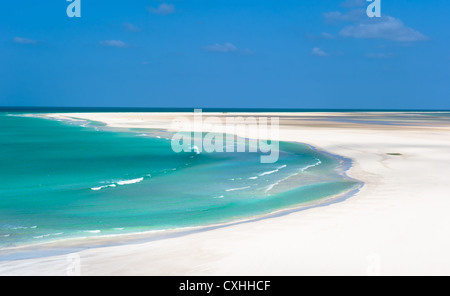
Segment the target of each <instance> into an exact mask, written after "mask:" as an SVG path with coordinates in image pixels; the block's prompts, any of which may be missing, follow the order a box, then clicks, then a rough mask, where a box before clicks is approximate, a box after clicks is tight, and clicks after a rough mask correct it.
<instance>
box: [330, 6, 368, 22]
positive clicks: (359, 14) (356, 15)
mask: <svg viewBox="0 0 450 296" xmlns="http://www.w3.org/2000/svg"><path fill="white" fill-rule="evenodd" d="M323 17H324V18H325V21H326V22H327V23H341V22H353V23H356V22H362V21H364V18H368V16H367V15H366V10H365V9H352V10H350V11H347V12H346V13H342V12H340V11H331V12H326V13H324V14H323Z"/></svg>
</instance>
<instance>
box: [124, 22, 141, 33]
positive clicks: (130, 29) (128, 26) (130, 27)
mask: <svg viewBox="0 0 450 296" xmlns="http://www.w3.org/2000/svg"><path fill="white" fill-rule="evenodd" d="M123 27H124V29H125V30H126V31H128V32H139V31H141V28H139V27H137V26H135V25H133V24H131V23H123Z"/></svg>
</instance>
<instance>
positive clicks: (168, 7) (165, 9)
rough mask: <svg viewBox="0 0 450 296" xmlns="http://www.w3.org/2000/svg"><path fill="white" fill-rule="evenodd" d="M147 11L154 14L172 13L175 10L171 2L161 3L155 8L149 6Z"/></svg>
mask: <svg viewBox="0 0 450 296" xmlns="http://www.w3.org/2000/svg"><path fill="white" fill-rule="evenodd" d="M148 11H150V12H151V13H154V14H162V15H166V14H172V13H174V12H175V6H174V5H172V4H167V3H161V4H160V5H159V6H158V7H157V8H154V7H149V8H148Z"/></svg>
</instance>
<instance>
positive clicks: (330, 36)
mask: <svg viewBox="0 0 450 296" xmlns="http://www.w3.org/2000/svg"><path fill="white" fill-rule="evenodd" d="M320 36H322V38H325V39H334V38H335V37H334V35H332V34H330V33H327V32H323V33H322V34H320Z"/></svg>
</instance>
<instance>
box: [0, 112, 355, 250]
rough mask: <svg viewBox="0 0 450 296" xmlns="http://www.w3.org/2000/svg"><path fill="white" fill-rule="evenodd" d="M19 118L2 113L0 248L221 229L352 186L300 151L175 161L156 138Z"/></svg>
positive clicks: (155, 133)
mask: <svg viewBox="0 0 450 296" xmlns="http://www.w3.org/2000/svg"><path fill="white" fill-rule="evenodd" d="M13 111H14V110H13ZM15 111H18V110H15ZM20 111H21V112H11V111H9V112H5V111H4V112H0V163H1V166H0V180H1V181H0V248H5V247H13V246H20V245H25V244H26V245H28V244H35V243H42V242H49V241H56V240H64V239H67V238H78V237H90V236H102V235H120V234H126V233H134V232H142V231H152V230H164V229H177V228H183V227H190V226H203V225H212V224H218V223H225V222H230V221H235V220H240V219H246V218H250V217H253V216H258V215H263V214H268V213H271V212H274V211H277V210H281V209H286V208H290V207H296V206H301V205H302V204H305V203H307V202H313V201H320V200H324V199H325V198H328V197H330V196H333V195H336V194H340V193H344V192H346V191H349V190H351V189H355V188H357V187H358V186H359V182H357V181H355V180H352V179H350V178H348V177H346V176H345V174H344V171H345V169H347V168H348V166H349V161H348V160H345V159H342V158H338V157H334V156H331V155H329V154H325V153H322V152H319V151H317V150H315V149H313V148H311V147H310V146H307V145H303V144H298V143H286V142H281V143H280V155H279V160H278V161H277V162H276V163H272V164H261V163H260V153H254V152H252V153H251V152H244V153H242V152H239V153H238V152H235V153H231V152H230V153H200V154H197V153H196V152H195V151H192V152H181V153H175V152H173V151H172V148H171V134H170V133H168V132H165V131H161V130H149V129H139V130H138V129H133V130H126V129H112V128H107V127H105V126H104V125H102V124H99V123H96V122H88V121H57V120H51V119H44V118H39V117H31V116H23V115H24V114H23V112H26V111H37V110H20ZM42 111H43V110H42ZM57 111H58V112H59V111H61V110H55V112H57ZM72 111H73V110H72ZM96 111H98V110H96ZM141 111H142V110H141ZM38 112H39V111H38ZM47 112H52V110H47Z"/></svg>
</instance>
